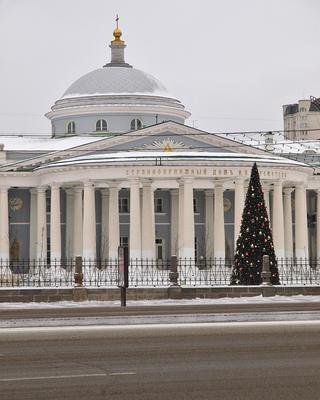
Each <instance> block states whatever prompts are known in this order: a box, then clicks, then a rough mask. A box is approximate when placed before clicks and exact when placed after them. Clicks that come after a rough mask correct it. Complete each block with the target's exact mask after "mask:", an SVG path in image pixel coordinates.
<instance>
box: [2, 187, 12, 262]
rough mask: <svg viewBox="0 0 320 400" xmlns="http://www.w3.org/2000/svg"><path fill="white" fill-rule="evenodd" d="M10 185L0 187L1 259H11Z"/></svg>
mask: <svg viewBox="0 0 320 400" xmlns="http://www.w3.org/2000/svg"><path fill="white" fill-rule="evenodd" d="M8 189H9V187H8V186H1V187H0V259H1V260H2V261H9V251H10V250H9V209H8Z"/></svg>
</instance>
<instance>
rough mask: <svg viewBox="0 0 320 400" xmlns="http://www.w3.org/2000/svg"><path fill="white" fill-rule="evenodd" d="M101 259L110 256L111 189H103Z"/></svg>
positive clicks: (101, 191)
mask: <svg viewBox="0 0 320 400" xmlns="http://www.w3.org/2000/svg"><path fill="white" fill-rule="evenodd" d="M100 193H101V246H100V254H101V259H102V260H105V259H107V258H108V257H109V190H108V189H101V190H100Z"/></svg>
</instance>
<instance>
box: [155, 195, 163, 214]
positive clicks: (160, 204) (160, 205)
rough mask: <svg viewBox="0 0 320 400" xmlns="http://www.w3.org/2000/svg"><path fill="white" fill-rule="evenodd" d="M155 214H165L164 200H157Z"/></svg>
mask: <svg viewBox="0 0 320 400" xmlns="http://www.w3.org/2000/svg"><path fill="white" fill-rule="evenodd" d="M154 208H155V212H156V213H162V212H163V199H161V198H158V199H155V207H154Z"/></svg>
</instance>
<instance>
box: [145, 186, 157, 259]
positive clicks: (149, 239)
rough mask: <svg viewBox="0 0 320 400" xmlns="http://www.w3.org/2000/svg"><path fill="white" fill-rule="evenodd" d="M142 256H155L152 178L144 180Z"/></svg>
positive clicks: (152, 257) (151, 257)
mask: <svg viewBox="0 0 320 400" xmlns="http://www.w3.org/2000/svg"><path fill="white" fill-rule="evenodd" d="M141 222H142V244H141V245H142V246H141V247H142V258H150V259H154V258H155V242H156V239H155V235H156V232H155V216H154V191H153V188H152V181H151V180H143V181H142V220H141Z"/></svg>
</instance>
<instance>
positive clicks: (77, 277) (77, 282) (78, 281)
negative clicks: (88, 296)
mask: <svg viewBox="0 0 320 400" xmlns="http://www.w3.org/2000/svg"><path fill="white" fill-rule="evenodd" d="M74 286H75V287H81V286H83V273H82V257H76V268H75V273H74Z"/></svg>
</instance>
